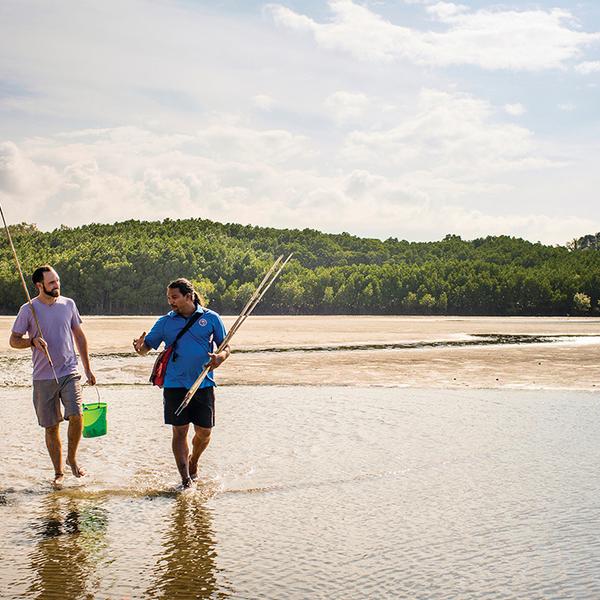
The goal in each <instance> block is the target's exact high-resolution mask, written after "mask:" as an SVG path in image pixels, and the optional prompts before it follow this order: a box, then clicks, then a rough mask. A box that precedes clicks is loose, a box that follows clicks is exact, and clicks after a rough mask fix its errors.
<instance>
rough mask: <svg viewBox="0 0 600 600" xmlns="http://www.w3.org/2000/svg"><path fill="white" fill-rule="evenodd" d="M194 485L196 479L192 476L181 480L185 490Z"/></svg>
mask: <svg viewBox="0 0 600 600" xmlns="http://www.w3.org/2000/svg"><path fill="white" fill-rule="evenodd" d="M193 485H194V481H193V480H192V478H191V477H188V478H187V479H182V480H181V487H182V488H183V489H184V490H185V489H188V488H191V487H192V486H193Z"/></svg>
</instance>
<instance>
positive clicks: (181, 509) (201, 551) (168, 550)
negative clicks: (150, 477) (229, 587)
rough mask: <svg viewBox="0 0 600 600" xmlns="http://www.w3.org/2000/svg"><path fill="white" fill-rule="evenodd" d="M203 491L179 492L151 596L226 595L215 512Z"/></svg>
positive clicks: (166, 597) (150, 591) (207, 596)
mask: <svg viewBox="0 0 600 600" xmlns="http://www.w3.org/2000/svg"><path fill="white" fill-rule="evenodd" d="M204 502H206V498H205V497H203V496H202V495H201V494H199V493H197V492H196V493H194V492H186V493H182V494H179V495H178V496H177V498H176V500H175V505H174V507H173V514H172V517H171V527H170V529H168V530H167V532H166V533H165V539H164V541H163V545H162V546H163V550H162V556H161V558H160V559H159V560H158V562H157V564H156V566H155V568H154V575H155V581H154V584H153V585H152V586H151V587H150V589H149V590H148V592H147V595H148V597H150V598H165V599H172V598H186V599H187V598H225V597H227V595H228V594H227V593H225V592H224V591H223V589H221V590H219V585H218V582H217V577H216V575H217V566H216V560H217V551H216V543H215V540H214V533H213V531H212V527H211V525H212V523H211V515H210V512H209V510H208V509H207V508H206V507H205V506H204Z"/></svg>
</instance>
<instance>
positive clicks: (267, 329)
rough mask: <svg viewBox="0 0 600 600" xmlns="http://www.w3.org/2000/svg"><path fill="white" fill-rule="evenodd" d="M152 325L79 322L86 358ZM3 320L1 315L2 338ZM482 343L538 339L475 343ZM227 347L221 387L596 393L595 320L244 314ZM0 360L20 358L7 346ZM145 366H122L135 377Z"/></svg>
mask: <svg viewBox="0 0 600 600" xmlns="http://www.w3.org/2000/svg"><path fill="white" fill-rule="evenodd" d="M155 318H156V317H153V316H139V317H94V316H86V317H84V327H85V331H86V333H87V335H88V338H89V342H90V350H91V352H92V354H94V355H99V356H102V355H111V354H121V353H125V354H126V353H129V352H130V350H131V341H132V339H133V338H134V337H137V336H138V335H139V334H140V333H141V332H142V331H148V330H149V329H150V327H151V326H152V324H153V323H154V321H155ZM224 320H225V323H226V325H227V326H230V325H231V323H232V322H233V320H234V317H225V318H224ZM12 322H13V319H12V317H0V335H1V336H2V339H3V340H8V336H9V332H10V327H11V325H12ZM482 336H483V337H482ZM485 336H517V337H519V336H525V337H526V336H542V337H543V338H545V339H543V340H542V341H543V342H544V343H542V341H540V342H539V343H538V342H534V343H519V342H520V341H522V340H515V341H513V342H512V343H506V342H511V340H510V339H508V340H504V343H501V344H500V343H497V344H496V343H489V340H487V341H486V344H483V343H481V344H480V343H479V341H480V340H481V341H482V342H483V341H484V340H485ZM548 338H552V339H551V340H549V339H548ZM436 344H437V345H436ZM461 344H467V345H461ZM232 345H233V348H234V354H233V355H232V357H231V358H230V360H229V361H228V362H227V363H226V364H225V365H224V366H223V367H222V368H221V369H220V371H219V382H220V383H221V384H225V385H241V384H248V385H391V386H414V387H422V388H427V387H432V388H465V387H469V388H502V387H517V388H519V387H525V388H548V389H589V390H593V389H600V319H598V318H567V317H555V318H545V317H381V316H291V317H290V316H253V317H251V318H250V319H248V320H247V321H246V323H245V324H244V326H243V328H242V329H240V331H239V332H238V334H237V335H236V337H235V339H234V342H233V344H232ZM394 345H404V346H405V347H401V348H395V347H394ZM0 357H3V358H4V359H11V358H17V357H23V354H22V353H19V352H17V351H15V350H12V349H10V348H9V347H8V343H7V341H6V342H4V343H3V346H2V348H1V350H0ZM146 363H147V360H146V361H140V362H139V363H131V365H130V367H131V369H132V370H133V371H136V372H137V371H139V376H140V377H143V376H144V374H145V372H146V370H147V364H146ZM100 382H101V380H100Z"/></svg>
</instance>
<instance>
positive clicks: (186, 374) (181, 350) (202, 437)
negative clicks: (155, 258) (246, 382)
mask: <svg viewBox="0 0 600 600" xmlns="http://www.w3.org/2000/svg"><path fill="white" fill-rule="evenodd" d="M167 301H168V303H169V305H170V306H171V308H172V310H171V312H169V313H167V314H166V315H164V316H163V317H161V318H160V319H158V321H156V323H155V324H154V326H153V327H152V329H151V330H150V333H148V334H147V335H146V332H144V333H142V335H141V336H140V337H139V338H137V339H134V340H133V347H134V348H135V351H136V352H137V353H138V354H141V355H144V354H147V353H148V352H149V351H150V349H156V348H158V347H159V346H160V344H161V343H162V342H164V344H165V347H166V346H170V345H171V344H173V342H174V341H175V338H176V337H177V334H178V333H179V332H180V331H181V330H182V329H183V328H184V327H185V325H186V323H187V322H188V320H189V319H191V318H195V319H196V321H195V322H194V324H193V325H192V326H191V327H190V328H189V329H188V330H187V331H186V332H185V333H184V334H183V335H182V336H181V337H180V338H179V340H178V341H177V346H176V349H175V351H174V352H173V353H172V354H171V357H170V358H169V362H168V363H167V370H166V374H165V380H164V390H163V402H164V413H165V423H166V424H167V425H172V426H173V444H172V448H173V454H174V456H175V462H176V463H177V468H178V469H179V473H180V475H181V481H182V484H183V486H184V487H190V486H191V485H192V482H193V480H195V479H196V478H197V476H198V460H199V458H200V455H201V454H202V452H204V450H205V449H206V447H207V446H208V443H209V442H210V434H211V429H212V427H213V426H214V424H215V397H214V393H213V388H214V386H215V380H214V377H213V372H212V370H211V371H210V372H209V373H208V375H207V377H206V378H205V379H204V381H203V382H202V385H201V386H200V388H199V389H198V391H197V392H196V393H195V394H194V396H193V398H192V400H191V401H190V403H189V404H188V406H187V407H186V408H185V409H184V410H183V412H182V413H181V414H180V415H175V410H177V407H178V406H179V405H180V404H181V402H182V401H183V399H184V397H185V395H186V394H187V391H188V390H189V389H190V388H191V387H192V385H193V383H194V382H195V381H196V378H197V377H198V375H200V373H201V372H202V369H203V368H204V365H206V364H207V363H210V365H211V367H212V369H216V368H217V367H218V366H219V365H220V364H222V363H223V361H225V360H226V359H227V358H228V356H229V355H230V353H231V352H230V349H229V346H227V347H226V348H225V349H223V350H222V351H221V352H219V353H218V354H217V353H214V352H213V350H214V349H215V347H216V346H219V345H220V344H221V342H222V341H223V339H224V338H225V326H224V325H223V321H222V320H221V317H220V316H219V315H218V314H217V313H216V312H214V311H212V310H208V309H206V308H203V307H202V306H201V304H200V299H199V297H198V294H197V293H196V291H195V290H194V286H193V285H192V284H191V283H190V282H189V281H188V280H187V279H183V278H181V279H176V280H175V281H172V282H171V283H170V284H169V285H168V286H167ZM190 423H193V424H194V437H193V439H192V453H191V454H190V450H189V446H188V441H187V440H188V431H189V426H190Z"/></svg>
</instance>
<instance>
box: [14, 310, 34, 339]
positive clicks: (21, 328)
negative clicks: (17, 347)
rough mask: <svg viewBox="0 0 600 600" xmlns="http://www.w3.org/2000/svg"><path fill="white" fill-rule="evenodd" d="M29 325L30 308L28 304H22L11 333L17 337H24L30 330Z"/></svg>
mask: <svg viewBox="0 0 600 600" xmlns="http://www.w3.org/2000/svg"><path fill="white" fill-rule="evenodd" d="M30 324H31V308H30V307H29V304H23V306H21V308H20V309H19V313H18V314H17V318H16V319H15V322H14V325H13V327H12V332H13V333H15V334H17V335H25V334H26V333H27V332H28V331H29V329H30Z"/></svg>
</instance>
